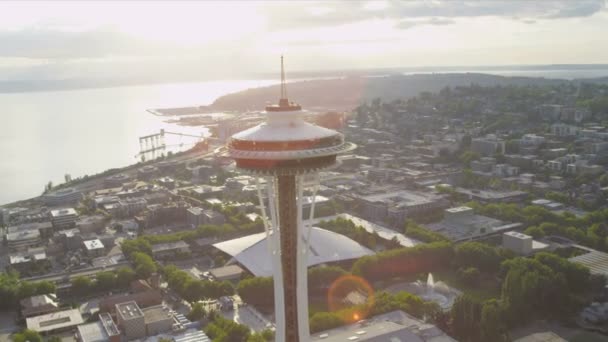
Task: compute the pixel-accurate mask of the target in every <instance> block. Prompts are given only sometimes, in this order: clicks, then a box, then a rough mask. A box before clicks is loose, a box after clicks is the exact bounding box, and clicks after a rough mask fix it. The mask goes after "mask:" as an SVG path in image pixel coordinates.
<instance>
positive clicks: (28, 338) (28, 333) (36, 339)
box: [13, 329, 42, 342]
mask: <svg viewBox="0 0 608 342" xmlns="http://www.w3.org/2000/svg"><path fill="white" fill-rule="evenodd" d="M13 341H14V342H42V336H40V334H39V333H38V332H37V331H34V330H30V329H25V330H23V331H22V332H20V333H17V334H14V335H13Z"/></svg>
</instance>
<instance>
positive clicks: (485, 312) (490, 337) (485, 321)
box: [479, 299, 510, 342]
mask: <svg viewBox="0 0 608 342" xmlns="http://www.w3.org/2000/svg"><path fill="white" fill-rule="evenodd" d="M479 326H480V327H481V340H482V341H496V342H507V341H510V339H509V335H508V328H507V325H506V324H505V318H504V309H503V307H502V305H501V303H500V301H498V300H496V299H490V300H487V301H485V302H484V303H483V305H482V308H481V321H480V324H479Z"/></svg>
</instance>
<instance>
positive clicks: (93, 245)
mask: <svg viewBox="0 0 608 342" xmlns="http://www.w3.org/2000/svg"><path fill="white" fill-rule="evenodd" d="M82 243H83V245H84V251H85V253H86V254H87V256H88V257H90V258H96V257H100V256H103V255H104V254H105V251H106V249H105V247H104V245H103V243H102V242H101V240H99V239H92V240H86V241H83V242H82Z"/></svg>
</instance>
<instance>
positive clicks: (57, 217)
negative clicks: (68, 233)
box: [51, 208, 78, 230]
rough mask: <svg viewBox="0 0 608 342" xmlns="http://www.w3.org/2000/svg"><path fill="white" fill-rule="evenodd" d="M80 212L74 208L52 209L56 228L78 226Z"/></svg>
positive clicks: (52, 220) (52, 219)
mask: <svg viewBox="0 0 608 342" xmlns="http://www.w3.org/2000/svg"><path fill="white" fill-rule="evenodd" d="M77 220H78V213H77V212H76V210H74V208H66V209H56V210H51V222H52V223H53V228H55V230H59V229H65V228H71V227H74V226H76V221H77Z"/></svg>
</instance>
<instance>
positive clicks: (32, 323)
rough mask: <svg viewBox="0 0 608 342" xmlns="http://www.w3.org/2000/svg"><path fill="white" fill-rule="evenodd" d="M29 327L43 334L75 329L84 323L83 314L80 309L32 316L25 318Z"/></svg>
mask: <svg viewBox="0 0 608 342" xmlns="http://www.w3.org/2000/svg"><path fill="white" fill-rule="evenodd" d="M25 323H26V326H27V328H28V329H30V330H34V331H37V332H39V333H40V334H43V335H48V334H51V333H59V332H66V331H73V330H74V329H76V327H77V326H78V325H80V324H82V323H84V320H83V319H82V315H80V310H79V309H70V310H64V311H57V312H52V313H48V314H45V315H40V316H32V317H28V318H26V319H25Z"/></svg>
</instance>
